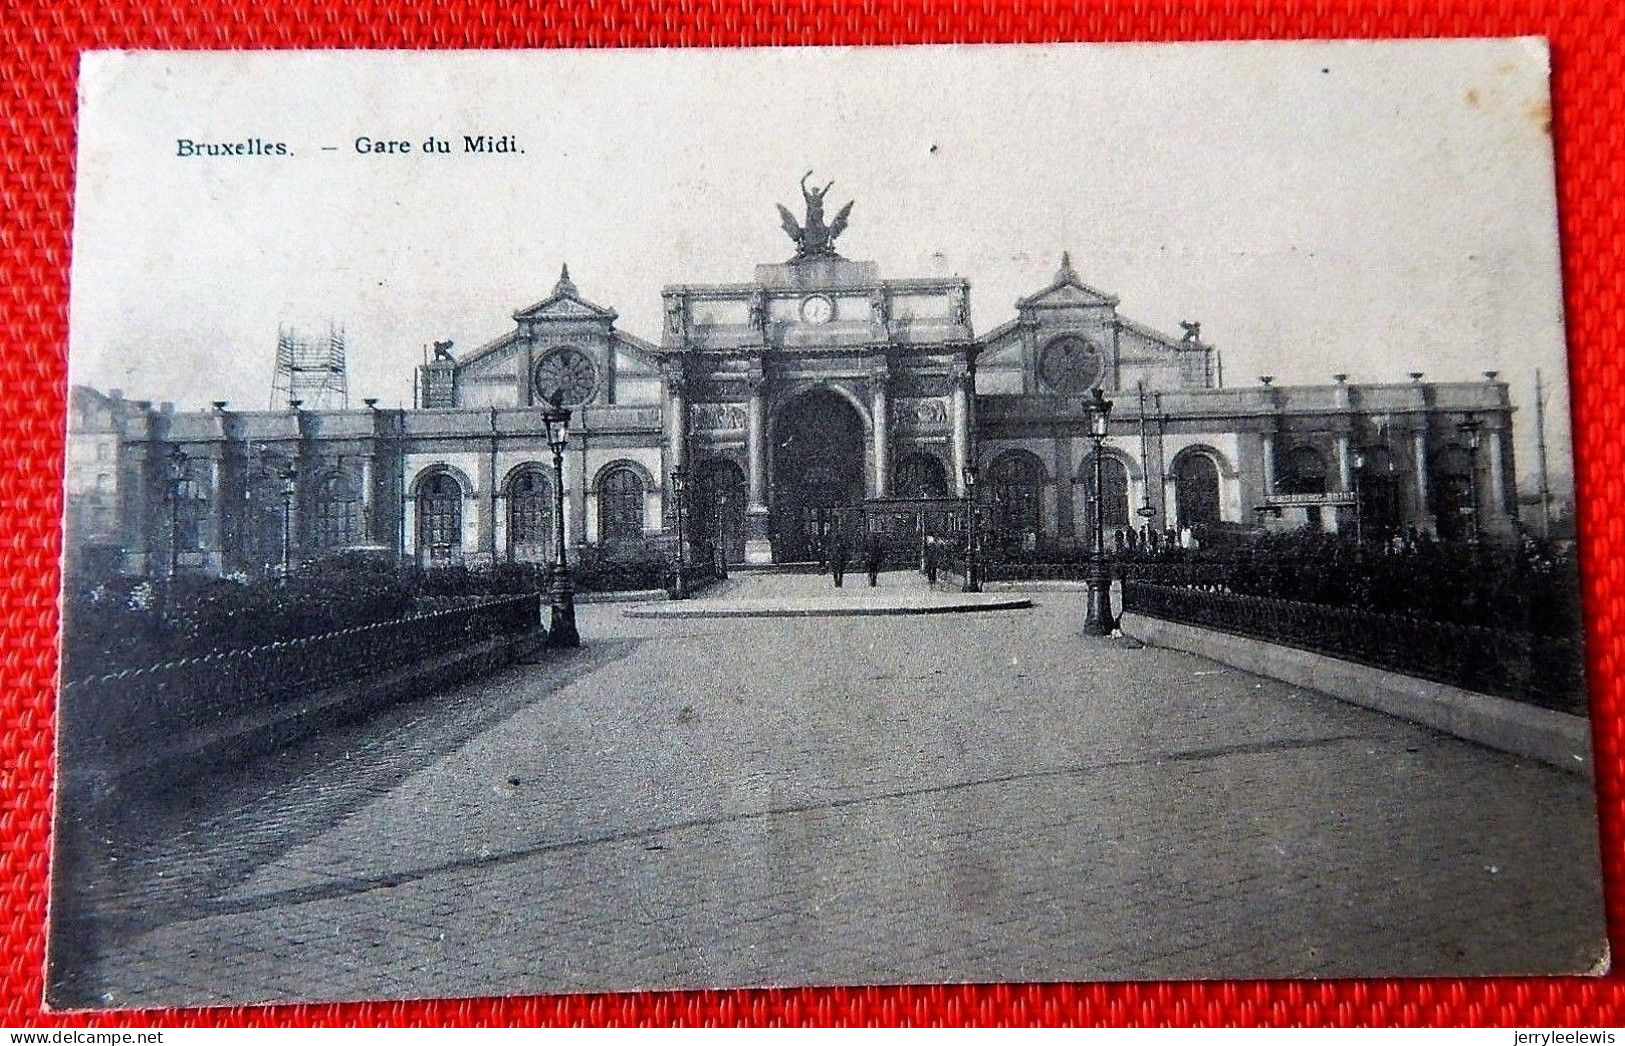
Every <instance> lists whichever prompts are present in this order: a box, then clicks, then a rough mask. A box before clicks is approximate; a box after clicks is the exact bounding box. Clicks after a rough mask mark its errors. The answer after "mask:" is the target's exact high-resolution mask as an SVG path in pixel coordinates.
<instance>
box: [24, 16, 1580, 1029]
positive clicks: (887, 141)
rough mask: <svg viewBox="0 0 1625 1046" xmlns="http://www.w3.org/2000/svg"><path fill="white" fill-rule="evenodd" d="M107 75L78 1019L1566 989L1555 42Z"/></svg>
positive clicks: (453, 59)
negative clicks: (345, 1005) (632, 1000)
mask: <svg viewBox="0 0 1625 1046" xmlns="http://www.w3.org/2000/svg"><path fill="white" fill-rule="evenodd" d="M80 104H81V110H80V120H79V141H78V162H77V168H76V171H77V179H78V184H77V204H76V208H77V209H76V214H75V233H74V244H73V267H72V277H73V286H72V315H71V350H70V373H71V390H70V393H69V432H68V438H67V445H68V461H67V483H68V490H67V501H66V506H67V508H66V519H65V528H66V531H65V535H66V537H65V548H66V561H65V581H64V591H63V609H64V631H63V662H62V666H63V667H62V690H61V705H60V717H59V738H60V743H59V760H58V763H59V766H58V770H59V773H58V780H59V783H60V789H59V808H58V814H57V822H56V843H55V854H54V863H53V870H52V880H53V892H52V906H51V933H52V937H51V941H50V959H49V962H50V970H49V986H48V993H49V1002H50V1004H51V1005H53V1006H55V1007H58V1008H64V1009H99V1008H124V1007H151V1006H171V1005H216V1004H234V1003H253V1002H269V1001H289V1000H336V999H395V998H409V997H410V998H415V997H425V996H438V997H445V996H486V995H506V994H520V993H540V992H581V991H619V990H631V989H662V988H694V987H729V986H760V985H828V984H851V985H861V984H875V983H921V982H1000V981H1057V980H1065V981H1077V980H1122V979H1147V978H1156V979H1166V978H1174V979H1187V978H1320V977H1390V976H1421V977H1426V976H1461V975H1498V974H1516V975H1530V974H1583V973H1588V972H1590V973H1595V972H1599V971H1602V970H1605V969H1606V968H1607V964H1608V947H1607V941H1606V938H1605V935H1604V923H1603V907H1602V895H1601V885H1600V871H1599V861H1598V842H1597V820H1596V807H1595V793H1594V786H1593V782H1592V767H1591V752H1590V742H1589V738H1590V721H1589V717H1588V706H1587V697H1586V680H1585V668H1584V666H1585V659H1584V655H1583V650H1582V645H1581V640H1582V629H1581V622H1580V607H1579V595H1578V575H1577V567H1576V557H1575V540H1574V537H1575V535H1574V518H1575V517H1574V489H1573V475H1574V470H1573V463H1572V460H1571V440H1570V435H1569V390H1568V370H1567V365H1566V356H1565V348H1564V335H1563V320H1562V305H1561V302H1562V298H1561V294H1560V288H1559V264H1558V244H1557V233H1556V228H1557V226H1556V207H1555V198H1554V190H1553V184H1554V183H1553V168H1552V146H1551V139H1550V126H1549V121H1550V105H1549V95H1548V55H1547V50H1546V46H1545V44H1544V42H1542V41H1540V40H1531V39H1516V40H1456V41H1408V42H1391V43H1384V42H1362V43H1270V44H1265V43H1254V44H1201V45H1175V46H1091V45H1060V46H1019V47H1018V46H1010V47H916V48H855V49H819V48H792V49H762V50H691V51H600V52H568V51H554V52H506V53H478V52H446V53H406V52H374V53H361V52H354V53H345V52H307V53H275V52H258V53H184V54H183V53H92V54H88V55H86V56H85V58H84V61H83V66H82V73H81V99H80Z"/></svg>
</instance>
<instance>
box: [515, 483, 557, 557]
mask: <svg viewBox="0 0 1625 1046" xmlns="http://www.w3.org/2000/svg"><path fill="white" fill-rule="evenodd" d="M508 555H509V558H510V559H513V560H515V561H520V562H527V563H545V562H549V561H551V560H552V558H553V482H552V480H551V479H549V478H548V475H547V473H546V472H544V471H543V470H542V468H541V466H529V467H527V468H525V469H524V471H522V472H520V473H519V474H518V475H516V476H514V478H513V481H512V482H511V483H510V484H509V485H508Z"/></svg>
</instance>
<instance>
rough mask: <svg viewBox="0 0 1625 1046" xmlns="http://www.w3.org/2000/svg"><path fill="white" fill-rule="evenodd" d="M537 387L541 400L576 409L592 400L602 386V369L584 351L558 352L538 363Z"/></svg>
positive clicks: (535, 383) (536, 373)
mask: <svg viewBox="0 0 1625 1046" xmlns="http://www.w3.org/2000/svg"><path fill="white" fill-rule="evenodd" d="M533 384H534V386H535V388H536V397H537V399H540V400H544V401H546V402H548V403H553V404H557V405H558V406H560V407H574V406H576V405H577V404H581V403H585V402H587V401H588V400H590V399H592V394H593V390H594V389H596V388H597V387H598V368H597V367H594V366H593V363H592V357H590V356H588V355H587V354H586V353H585V352H582V351H581V350H580V349H557V350H555V351H553V352H550V353H548V354H547V355H546V356H543V357H542V359H541V362H539V363H537V364H536V372H535V377H534V379H533Z"/></svg>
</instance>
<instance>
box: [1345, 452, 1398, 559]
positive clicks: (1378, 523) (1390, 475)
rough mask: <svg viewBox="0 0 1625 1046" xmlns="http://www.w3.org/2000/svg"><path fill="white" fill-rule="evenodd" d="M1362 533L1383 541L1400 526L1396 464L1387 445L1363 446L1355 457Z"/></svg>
mask: <svg viewBox="0 0 1625 1046" xmlns="http://www.w3.org/2000/svg"><path fill="white" fill-rule="evenodd" d="M1354 465H1355V478H1356V479H1357V480H1358V481H1359V484H1360V485H1359V488H1358V490H1359V501H1360V504H1359V512H1360V526H1361V528H1362V535H1361V536H1362V537H1364V539H1365V540H1367V541H1385V540H1387V539H1388V538H1389V537H1391V536H1393V534H1394V533H1396V532H1397V531H1398V530H1399V527H1400V519H1401V517H1400V513H1399V468H1398V466H1397V465H1396V464H1395V463H1394V456H1393V454H1392V453H1391V452H1389V450H1388V448H1387V447H1366V448H1365V449H1363V450H1361V451H1360V452H1359V454H1358V455H1356V457H1355V459H1354Z"/></svg>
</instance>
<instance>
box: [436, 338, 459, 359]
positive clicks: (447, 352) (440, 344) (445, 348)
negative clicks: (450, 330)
mask: <svg viewBox="0 0 1625 1046" xmlns="http://www.w3.org/2000/svg"><path fill="white" fill-rule="evenodd" d="M451 345H452V343H451V342H449V341H437V342H435V343H434V358H435V362H436V363H438V362H440V361H442V360H444V361H445V362H447V363H456V362H457V357H455V356H453V355H452V354H451Z"/></svg>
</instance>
